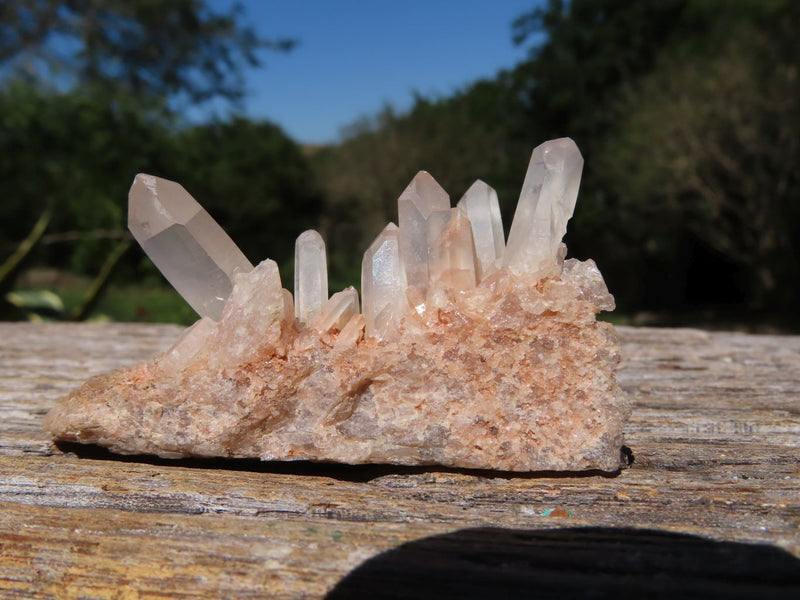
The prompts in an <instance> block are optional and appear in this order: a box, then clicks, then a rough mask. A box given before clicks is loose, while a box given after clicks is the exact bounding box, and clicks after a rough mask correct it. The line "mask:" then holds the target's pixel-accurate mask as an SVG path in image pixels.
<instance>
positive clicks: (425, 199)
mask: <svg viewBox="0 0 800 600" xmlns="http://www.w3.org/2000/svg"><path fill="white" fill-rule="evenodd" d="M448 208H450V196H448V195H447V192H445V191H444V189H443V188H442V186H440V185H439V184H438V183H437V182H436V180H435V179H434V178H433V177H431V175H430V173H428V172H426V171H420V172H419V173H417V174H416V175H415V176H414V179H412V180H411V183H409V184H408V187H406V189H405V190H403V193H402V194H400V197H399V198H398V200H397V212H398V223H399V225H400V255H401V256H402V260H403V265H404V267H405V272H406V280H407V282H408V285H409V287H414V288H417V289H418V290H419V291H420V293H422V294H424V293H425V290H426V289H427V287H428V237H427V236H428V226H427V220H428V217H429V216H430V215H431V213H432V212H435V211H438V210H447V209H448ZM367 331H368V332H369V319H367Z"/></svg>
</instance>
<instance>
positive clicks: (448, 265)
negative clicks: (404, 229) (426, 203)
mask: <svg viewBox="0 0 800 600" xmlns="http://www.w3.org/2000/svg"><path fill="white" fill-rule="evenodd" d="M428 271H429V276H430V286H431V287H432V288H433V287H443V288H446V289H451V290H455V291H461V290H466V289H470V288H473V287H475V251H474V244H473V241H472V226H471V225H470V222H469V219H468V218H467V213H466V212H464V210H463V209H461V208H451V209H449V210H441V211H437V212H434V213H431V215H430V217H428Z"/></svg>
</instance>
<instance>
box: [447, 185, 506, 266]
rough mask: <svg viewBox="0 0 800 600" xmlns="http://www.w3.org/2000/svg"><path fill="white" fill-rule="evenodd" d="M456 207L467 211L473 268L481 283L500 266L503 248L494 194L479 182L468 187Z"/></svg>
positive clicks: (501, 229)
mask: <svg viewBox="0 0 800 600" xmlns="http://www.w3.org/2000/svg"><path fill="white" fill-rule="evenodd" d="M457 206H458V207H459V208H462V209H464V211H466V213H467V217H469V222H470V224H471V225H472V237H473V239H474V241H475V257H476V259H477V264H476V265H475V266H476V269H477V279H478V281H480V280H482V279H483V278H484V277H486V276H487V275H489V274H491V273H493V272H494V271H496V270H497V269H498V268H499V267H500V266H501V263H502V259H503V251H504V250H505V246H506V242H505V238H504V235H503V219H502V217H501V216H500V203H499V202H498V200H497V192H495V191H494V188H492V187H490V186H488V185H486V184H485V183H484V182H483V181H481V180H480V179H479V180H477V181H476V182H475V183H473V184H472V185H471V186H470V187H469V189H468V190H467V191H466V193H465V194H464V195H463V196H462V197H461V200H459V201H458V204H457Z"/></svg>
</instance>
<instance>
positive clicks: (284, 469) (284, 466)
mask: <svg viewBox="0 0 800 600" xmlns="http://www.w3.org/2000/svg"><path fill="white" fill-rule="evenodd" d="M55 446H56V447H57V448H58V449H59V450H60V451H61V452H63V453H65V454H72V455H75V456H77V457H78V458H83V459H95V460H110V461H117V462H136V463H143V464H149V465H156V466H160V467H165V468H169V467H183V468H187V469H222V470H227V471H249V472H253V473H280V474H282V475H311V476H317V477H319V476H321V477H330V478H332V479H337V480H340V481H350V482H353V483H366V482H369V481H372V480H373V479H377V478H379V477H385V476H386V475H417V474H422V473H462V474H465V475H473V476H476V477H482V476H483V477H491V478H503V479H542V478H548V479H565V478H575V477H605V478H614V477H617V476H618V475H619V474H620V471H621V470H622V469H626V468H628V467H629V466H630V465H632V464H633V461H634V456H633V452H632V451H631V449H630V448H628V447H627V446H623V447H622V448H621V449H620V470H618V471H614V472H606V471H598V470H589V471H532V472H529V473H520V472H516V471H491V470H482V469H457V468H450V467H443V466H441V465H422V466H405V465H387V464H367V465H346V464H342V463H324V462H311V461H308V460H295V461H279V460H278V461H261V460H258V459H255V458H160V457H158V456H153V455H142V454H136V455H125V454H115V453H113V452H111V451H109V450H106V449H105V448H103V447H101V446H95V445H92V444H88V445H85V444H79V443H75V442H55Z"/></svg>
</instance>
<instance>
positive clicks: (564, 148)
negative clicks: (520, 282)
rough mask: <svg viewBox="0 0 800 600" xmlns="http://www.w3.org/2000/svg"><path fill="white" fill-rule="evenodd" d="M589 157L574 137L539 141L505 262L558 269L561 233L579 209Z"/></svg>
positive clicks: (516, 268)
mask: <svg viewBox="0 0 800 600" xmlns="http://www.w3.org/2000/svg"><path fill="white" fill-rule="evenodd" d="M582 169H583V157H582V156H581V153H580V151H579V150H578V147H577V146H576V145H575V142H573V141H572V140H571V139H570V138H560V139H557V140H551V141H549V142H545V143H544V144H541V145H540V146H537V147H536V148H535V149H534V151H533V155H532V156H531V162H530V164H529V166H528V172H527V174H526V175H525V182H524V183H523V185H522V192H521V193H520V197H519V203H518V204H517V210H516V212H515V213H514V221H513V222H512V223H511V231H510V232H509V234H508V243H507V244H506V250H505V255H504V258H503V265H504V266H505V267H507V268H508V269H509V270H511V271H512V272H514V273H517V274H521V273H536V274H538V275H539V276H545V275H547V274H549V273H550V272H552V271H553V270H554V269H556V266H557V259H558V250H559V246H560V244H561V238H563V237H564V234H565V233H566V231H567V221H568V220H569V219H570V217H572V212H573V211H574V210H575V201H576V199H577V197H578V188H579V187H580V182H581V171H582Z"/></svg>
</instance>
